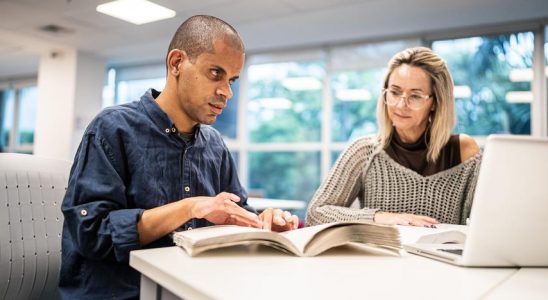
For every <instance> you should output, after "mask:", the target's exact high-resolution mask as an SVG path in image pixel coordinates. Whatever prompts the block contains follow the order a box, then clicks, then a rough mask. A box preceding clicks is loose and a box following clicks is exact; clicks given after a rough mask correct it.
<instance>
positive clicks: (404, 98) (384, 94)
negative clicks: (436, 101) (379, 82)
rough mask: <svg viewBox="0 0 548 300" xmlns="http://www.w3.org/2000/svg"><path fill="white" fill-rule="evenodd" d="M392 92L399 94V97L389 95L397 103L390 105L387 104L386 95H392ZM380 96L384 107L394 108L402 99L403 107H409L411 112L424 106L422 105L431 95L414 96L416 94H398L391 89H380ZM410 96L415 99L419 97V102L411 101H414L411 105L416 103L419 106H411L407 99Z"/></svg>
mask: <svg viewBox="0 0 548 300" xmlns="http://www.w3.org/2000/svg"><path fill="white" fill-rule="evenodd" d="M393 92H396V93H399V94H400V95H398V96H393V95H391V96H390V97H392V96H393V97H395V98H397V101H396V102H394V103H393V104H390V103H388V99H387V96H386V93H393ZM382 94H383V98H384V99H383V100H384V101H383V102H384V104H386V105H388V106H396V105H398V104H399V103H400V101H401V100H402V99H403V100H404V101H403V103H405V105H406V106H407V107H409V108H410V109H412V110H419V109H421V108H422V107H423V106H424V104H425V103H426V101H427V100H428V99H430V98H431V97H432V96H433V95H419V94H416V93H415V94H413V93H410V94H407V93H406V92H401V93H400V92H397V91H394V90H393V89H390V88H384V89H382ZM410 96H416V97H419V98H420V101H419V102H416V100H413V101H414V102H413V103H417V104H418V105H419V106H416V105H417V104H413V105H415V106H413V105H411V102H409V97H410Z"/></svg>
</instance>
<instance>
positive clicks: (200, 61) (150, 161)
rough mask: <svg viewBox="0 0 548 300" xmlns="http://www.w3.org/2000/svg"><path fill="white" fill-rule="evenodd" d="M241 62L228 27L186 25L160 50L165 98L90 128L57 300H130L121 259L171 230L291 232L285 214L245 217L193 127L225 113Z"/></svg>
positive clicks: (70, 197) (107, 115) (206, 130)
mask: <svg viewBox="0 0 548 300" xmlns="http://www.w3.org/2000/svg"><path fill="white" fill-rule="evenodd" d="M244 57H245V54H244V46H243V43H242V41H241V38H240V36H239V35H238V33H237V32H236V30H235V29H234V28H232V26H230V25H229V24H227V23H225V22H224V21H222V20H220V19H217V18H215V17H210V16H194V17H191V18H189V19H188V20H186V21H185V22H184V23H183V24H182V25H181V26H180V27H179V29H178V30H177V32H176V33H175V35H174V37H173V39H172V41H171V44H170V46H169V50H168V54H167V59H166V65H167V81H166V85H165V88H164V90H163V91H162V92H161V93H160V92H157V91H155V90H149V91H147V92H146V93H145V94H144V95H143V96H142V97H141V100H140V101H138V102H133V103H129V104H125V105H120V106H117V107H112V108H107V109H105V110H104V111H102V112H101V113H100V114H99V115H98V116H97V117H96V118H95V119H94V120H93V121H92V122H91V124H90V125H89V127H88V128H87V130H86V132H85V134H84V137H83V139H82V142H81V144H80V147H79V148H78V152H77V154H76V157H75V160H74V165H73V167H72V170H71V175H70V180H69V186H68V189H67V192H66V195H65V199H64V201H63V206H62V210H63V213H64V216H65V222H64V225H63V248H62V252H63V253H62V265H61V275H60V282H59V288H60V292H61V294H62V296H63V298H66V299H107V298H108V299H133V298H137V297H138V296H139V281H140V275H139V273H138V272H137V271H135V270H133V269H132V268H131V267H129V265H128V261H129V252H130V251H131V250H136V249H142V248H153V247H162V246H170V245H173V242H172V241H171V238H170V237H169V233H170V232H172V231H174V230H176V229H183V230H190V229H192V228H195V227H202V226H207V225H211V224H237V225H242V226H254V227H259V228H260V227H263V228H266V229H272V230H276V231H283V230H290V229H294V228H297V224H298V218H297V217H296V216H292V215H291V214H289V213H288V212H282V211H280V210H272V209H268V210H266V211H265V212H263V213H262V214H261V215H259V216H257V215H256V214H255V213H253V212H254V210H253V209H252V208H250V207H248V206H247V204H246V198H247V194H246V192H245V190H244V189H243V188H242V186H241V185H240V182H239V180H238V176H237V173H236V168H235V164H234V161H233V159H232V157H231V155H230V152H229V151H228V149H227V147H226V145H225V144H224V142H223V141H222V139H221V136H220V134H219V133H218V132H217V131H216V130H215V129H213V128H211V127H209V126H203V125H201V124H207V125H209V124H212V123H213V122H215V119H216V117H217V116H218V115H219V114H221V112H222V111H223V109H224V108H225V106H226V105H227V102H228V99H230V97H232V90H231V84H232V83H233V82H234V81H235V80H236V79H237V78H238V76H239V74H240V71H241V69H242V66H243V63H244ZM244 208H245V209H244Z"/></svg>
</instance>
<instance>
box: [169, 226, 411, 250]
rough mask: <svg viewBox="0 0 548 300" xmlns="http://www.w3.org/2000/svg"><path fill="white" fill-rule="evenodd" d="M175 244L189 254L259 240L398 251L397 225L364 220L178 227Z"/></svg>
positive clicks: (284, 246) (293, 246)
mask: <svg viewBox="0 0 548 300" xmlns="http://www.w3.org/2000/svg"><path fill="white" fill-rule="evenodd" d="M173 241H174V242H175V244H176V245H177V246H180V247H182V248H184V249H185V250H186V252H187V253H188V254H189V255H190V256H194V255H197V254H199V253H201V252H204V251H206V250H210V249H216V248H222V247H228V246H234V245H246V244H259V245H267V246H271V247H274V248H278V249H280V250H283V251H286V252H289V253H292V254H295V255H298V256H315V255H318V254H320V253H322V252H324V251H326V250H328V249H331V248H334V247H338V246H342V245H346V244H351V243H362V244H367V245H369V246H375V247H380V248H384V249H385V250H389V251H391V252H393V253H399V249H400V248H401V244H400V237H399V232H398V229H397V228H396V227H395V226H388V225H380V224H375V223H372V222H367V221H350V222H335V223H328V224H322V225H316V226H310V227H305V228H301V229H295V230H291V231H286V232H282V233H278V232H273V231H269V230H265V229H257V228H252V227H241V226H235V225H220V226H210V227H203V228H197V229H193V230H187V231H179V232H175V233H174V234H173Z"/></svg>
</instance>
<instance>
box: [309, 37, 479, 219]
mask: <svg viewBox="0 0 548 300" xmlns="http://www.w3.org/2000/svg"><path fill="white" fill-rule="evenodd" d="M377 115H378V122H379V133H378V135H377V136H376V137H363V138H360V139H358V140H357V141H355V142H353V143H352V144H351V145H350V146H349V147H348V148H347V149H346V150H345V151H344V152H343V153H342V154H341V156H340V157H339V159H338V160H337V162H336V163H335V166H334V168H333V170H331V172H330V174H329V176H328V178H327V179H326V180H325V181H324V182H323V184H322V185H321V186H320V188H319V189H318V190H317V191H316V194H315V195H314V198H313V199H312V201H311V202H310V205H309V207H308V212H307V217H306V224H307V225H316V224H320V223H327V222H334V221H345V220H374V221H375V222H377V223H382V224H400V225H414V226H425V227H433V226H434V224H436V223H439V222H442V223H453V224H459V223H460V224H464V223H465V222H466V218H467V217H468V216H469V214H470V207H471V204H472V196H473V192H474V187H475V182H476V179H477V172H478V169H479V163H480V157H481V155H480V150H479V147H478V145H477V144H476V142H475V141H474V140H473V139H472V138H471V137H469V136H467V135H464V134H451V130H452V128H453V127H454V124H455V111H454V98H453V80H452V79H451V75H450V74H449V70H448V69H447V65H446V63H445V62H444V61H443V60H442V59H441V58H440V57H439V56H437V55H436V54H435V53H433V52H432V50H430V49H428V48H424V47H417V48H410V49H406V50H404V51H402V52H400V53H397V54H396V55H395V56H394V57H393V58H392V59H391V60H390V62H389V63H388V72H387V74H386V76H385V78H384V85H383V90H382V93H381V96H380V97H379V100H378V105H377ZM356 198H358V200H359V203H360V208H359V209H358V208H351V207H350V206H351V204H352V203H353V202H354V200H355V199H356Z"/></svg>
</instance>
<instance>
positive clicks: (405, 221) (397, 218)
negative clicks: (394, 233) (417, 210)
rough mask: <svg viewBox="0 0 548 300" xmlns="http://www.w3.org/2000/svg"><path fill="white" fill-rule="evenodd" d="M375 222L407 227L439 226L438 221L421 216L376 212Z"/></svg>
mask: <svg viewBox="0 0 548 300" xmlns="http://www.w3.org/2000/svg"><path fill="white" fill-rule="evenodd" d="M374 220H375V222H376V223H380V224H388V225H409V226H420V227H435V226H434V225H435V224H439V222H438V220H436V219H434V218H431V217H428V216H421V215H414V214H398V213H390V212H384V211H378V212H377V213H375V219H374Z"/></svg>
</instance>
